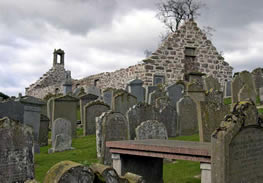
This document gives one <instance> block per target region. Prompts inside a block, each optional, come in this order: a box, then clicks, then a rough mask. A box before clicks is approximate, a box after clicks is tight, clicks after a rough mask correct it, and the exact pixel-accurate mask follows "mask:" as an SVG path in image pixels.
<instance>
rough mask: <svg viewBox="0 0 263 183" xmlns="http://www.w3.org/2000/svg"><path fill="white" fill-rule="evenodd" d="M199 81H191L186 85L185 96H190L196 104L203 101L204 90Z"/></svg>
mask: <svg viewBox="0 0 263 183" xmlns="http://www.w3.org/2000/svg"><path fill="white" fill-rule="evenodd" d="M201 81H202V80H201ZM201 81H199V80H193V81H191V82H189V83H187V86H186V94H187V95H188V96H190V97H191V98H192V99H193V100H194V101H195V102H196V103H198V102H200V101H205V90H204V86H203V83H202V82H201Z"/></svg>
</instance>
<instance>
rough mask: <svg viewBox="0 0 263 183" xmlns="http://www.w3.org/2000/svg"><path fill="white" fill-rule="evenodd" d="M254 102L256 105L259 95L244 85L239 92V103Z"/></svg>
mask: <svg viewBox="0 0 263 183" xmlns="http://www.w3.org/2000/svg"><path fill="white" fill-rule="evenodd" d="M248 100H252V101H253V102H254V103H256V100H257V94H256V92H255V90H253V89H251V88H249V86H248V85H247V84H244V85H243V87H242V88H241V89H240V90H239V92H238V101H248Z"/></svg>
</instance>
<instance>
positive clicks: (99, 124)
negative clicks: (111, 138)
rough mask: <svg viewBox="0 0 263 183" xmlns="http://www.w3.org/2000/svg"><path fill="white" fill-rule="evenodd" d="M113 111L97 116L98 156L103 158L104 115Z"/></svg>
mask: <svg viewBox="0 0 263 183" xmlns="http://www.w3.org/2000/svg"><path fill="white" fill-rule="evenodd" d="M108 113H111V111H107V112H104V113H102V114H101V115H100V116H99V117H96V151H97V158H101V147H102V122H103V120H104V117H105V116H107V115H108Z"/></svg>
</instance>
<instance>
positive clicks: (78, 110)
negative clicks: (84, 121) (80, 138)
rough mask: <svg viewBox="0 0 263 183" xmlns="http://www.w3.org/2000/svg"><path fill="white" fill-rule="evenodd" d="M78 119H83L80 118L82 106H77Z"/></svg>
mask: <svg viewBox="0 0 263 183" xmlns="http://www.w3.org/2000/svg"><path fill="white" fill-rule="evenodd" d="M77 120H81V119H80V107H78V108H77Z"/></svg>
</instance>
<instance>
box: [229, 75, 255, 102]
mask: <svg viewBox="0 0 263 183" xmlns="http://www.w3.org/2000/svg"><path fill="white" fill-rule="evenodd" d="M244 85H247V87H246V88H245V89H248V90H249V93H251V94H252V93H256V88H255V83H254V81H253V78H252V75H251V74H250V73H249V72H248V71H243V72H241V73H239V74H238V75H236V76H235V77H234V80H233V82H232V104H233V105H235V103H237V102H238V101H239V98H238V94H239V93H240V90H241V89H242V88H243V87H244ZM243 90H244V89H243ZM241 98H242V97H241ZM251 99H252V100H253V102H255V103H256V101H254V99H253V97H251Z"/></svg>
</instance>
